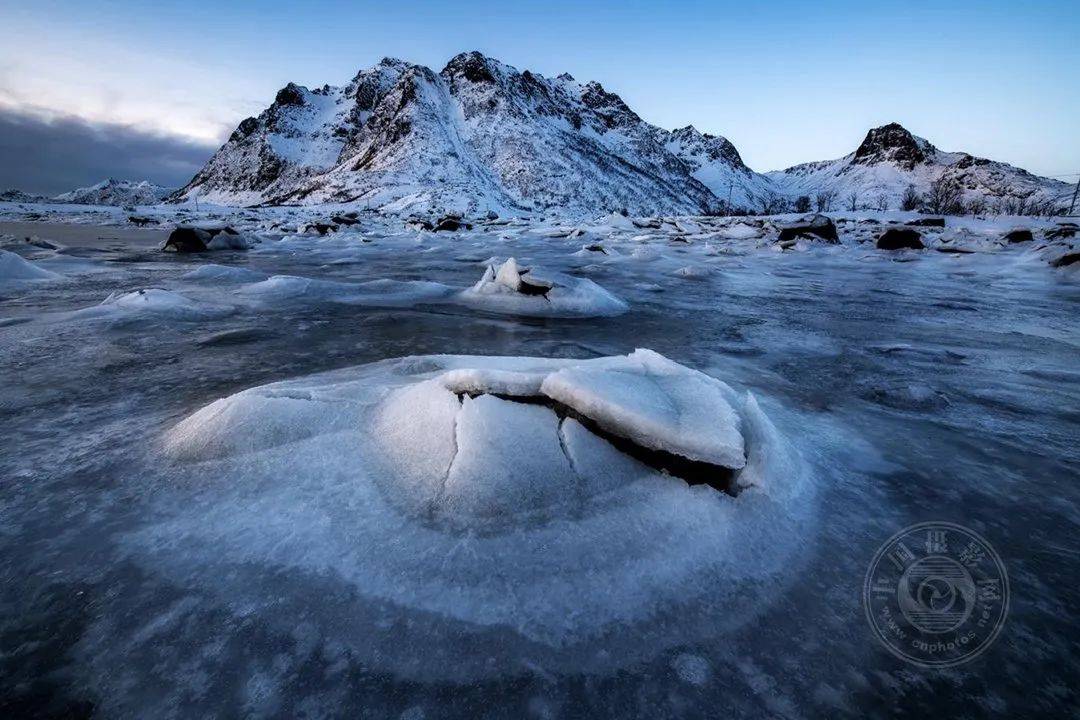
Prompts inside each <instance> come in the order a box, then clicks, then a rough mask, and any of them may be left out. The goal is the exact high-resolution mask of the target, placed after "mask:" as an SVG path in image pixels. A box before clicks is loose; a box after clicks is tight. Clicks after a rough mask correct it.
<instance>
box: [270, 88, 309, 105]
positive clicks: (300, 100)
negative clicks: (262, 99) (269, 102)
mask: <svg viewBox="0 0 1080 720" xmlns="http://www.w3.org/2000/svg"><path fill="white" fill-rule="evenodd" d="M274 102H275V103H277V104H278V105H303V104H304V93H303V92H302V91H301V90H300V88H299V87H298V86H297V85H296V83H289V84H288V85H286V86H285V87H283V88H281V89H280V90H278V94H277V97H275V98H274Z"/></svg>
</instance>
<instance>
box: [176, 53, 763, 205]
mask: <svg viewBox="0 0 1080 720" xmlns="http://www.w3.org/2000/svg"><path fill="white" fill-rule="evenodd" d="M731 182H734V190H733V191H732V200H733V202H743V201H746V200H747V199H748V198H749V197H752V196H753V194H754V193H755V192H756V191H757V188H759V187H760V186H761V184H762V183H764V182H766V181H764V180H763V179H762V178H761V176H758V175H756V174H754V173H753V172H752V171H750V170H749V169H748V168H746V166H745V165H743V163H742V160H741V159H740V158H739V155H738V152H737V151H735V149H734V147H732V146H731V144H730V143H729V142H728V141H727V140H725V139H723V138H719V137H713V136H708V135H701V134H700V133H697V131H696V130H693V129H692V128H687V129H684V130H681V131H677V132H675V133H672V132H668V131H666V130H663V129H661V128H658V127H655V126H653V125H650V124H649V123H647V122H645V121H644V120H642V119H641V118H640V117H639V116H638V115H637V114H635V113H634V112H633V111H632V110H631V109H630V108H629V107H628V106H627V105H626V103H624V102H623V101H622V99H621V98H619V96H618V95H615V94H613V93H610V92H607V91H606V90H605V89H604V88H603V86H601V85H600V84H599V83H596V82H589V83H579V82H578V81H576V80H575V79H574V78H573V77H571V76H570V75H567V74H564V75H560V76H559V77H557V78H546V77H543V76H541V75H539V74H536V73H532V72H529V71H527V70H526V71H524V72H519V71H518V70H517V69H515V68H513V67H510V66H509V65H505V64H503V63H501V62H499V61H497V60H493V59H491V58H488V57H485V56H483V55H481V54H480V53H476V52H472V53H464V54H461V55H458V56H457V57H455V58H453V59H452V60H451V61H450V62H449V63H448V64H447V65H446V67H445V68H443V70H442V71H441V72H438V73H436V72H433V71H432V70H430V69H428V68H426V67H422V66H418V65H412V64H409V63H406V62H403V61H400V60H392V59H386V60H383V61H382V62H380V63H379V64H378V65H376V66H375V67H374V68H371V69H369V70H364V71H362V72H360V73H359V74H358V75H357V76H356V78H354V79H353V81H352V82H350V83H349V84H348V85H345V86H344V87H329V86H325V87H323V88H320V89H317V90H308V89H307V88H302V87H298V86H296V85H292V84H290V85H288V86H286V87H285V88H284V89H283V90H282V91H281V92H279V93H278V96H277V98H276V99H275V101H274V103H273V104H272V105H271V106H270V107H269V108H267V110H265V111H264V112H263V113H262V114H261V115H260V116H259V117H257V118H248V119H247V120H244V121H243V122H242V123H241V124H240V127H239V128H237V130H236V132H234V133H233V135H232V136H231V137H230V138H229V140H228V142H226V143H225V145H224V146H222V148H221V149H220V150H218V152H217V153H216V154H215V155H214V156H213V158H211V160H210V161H209V162H208V163H207V165H206V166H205V167H204V168H203V169H202V170H201V171H200V172H199V173H198V174H197V175H196V176H195V178H194V179H192V181H191V182H190V183H189V184H188V185H187V186H186V187H185V188H183V190H181V191H180V193H179V194H178V199H190V198H194V197H199V198H201V199H203V200H207V201H211V202H220V203H228V204H244V205H253V204H259V203H324V202H333V203H351V204H357V205H363V206H368V207H378V208H383V209H388V210H403V211H404V210H411V209H440V208H441V209H447V210H460V211H466V212H475V211H482V210H485V209H495V210H500V209H503V208H510V209H519V210H532V209H544V208H558V209H559V210H560V211H564V212H570V213H573V212H581V213H594V212H597V211H610V210H613V209H624V208H625V209H627V210H629V211H631V212H633V213H639V214H646V213H703V212H709V211H713V210H716V209H718V208H719V205H720V201H719V195H721V194H722V195H723V198H724V199H725V200H726V198H727V194H728V185H729V183H731ZM710 184H711V186H714V187H717V188H719V187H722V188H723V192H722V193H717V194H714V191H713V190H711V189H710Z"/></svg>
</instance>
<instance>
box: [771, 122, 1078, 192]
mask: <svg viewBox="0 0 1080 720" xmlns="http://www.w3.org/2000/svg"><path fill="white" fill-rule="evenodd" d="M766 177H767V178H768V179H769V180H770V181H771V182H772V183H773V187H775V188H776V190H777V191H778V192H781V193H783V194H784V195H786V196H788V197H797V196H799V195H810V196H813V195H815V194H817V193H819V192H821V191H823V190H824V191H831V192H833V193H834V194H835V195H836V200H834V206H835V207H845V208H846V207H848V203H849V202H850V200H849V198H850V196H851V195H852V193H854V194H855V196H856V198H857V200H856V204H857V206H859V207H873V208H876V207H879V206H880V207H884V206H887V207H889V208H892V209H897V208H899V207H900V202H901V198H902V197H903V195H904V193H905V192H906V191H907V188H908V187H909V186H913V187H914V188H915V191H916V192H917V193H919V194H921V195H926V194H927V193H928V192H929V190H930V185H931V184H932V183H933V182H934V181H936V180H938V179H939V178H943V177H944V178H948V179H951V180H954V181H955V182H956V183H957V185H958V186H959V188H960V190H961V193H962V199H963V201H964V202H967V203H971V202H972V201H975V200H980V201H982V202H983V203H985V204H987V205H988V206H989V205H993V204H995V203H996V204H1001V203H1006V204H1008V203H1010V202H1012V203H1013V205H1014V206H1015V201H1018V200H1021V199H1022V200H1024V201H1026V202H1028V203H1039V202H1050V203H1052V204H1053V205H1054V206H1055V207H1067V206H1068V202H1067V195H1068V193H1069V191H1070V188H1071V186H1070V185H1068V184H1067V183H1064V182H1060V181H1058V180H1054V179H1052V178H1044V177H1039V176H1038V175H1033V174H1032V173H1029V172H1028V171H1026V170H1023V169H1021V168H1018V167H1015V166H1013V165H1009V164H1008V163H1003V162H997V161H994V160H987V159H985V158H979V157H975V156H973V155H970V154H968V153H964V152H945V151H942V150H939V149H938V148H936V147H934V145H932V144H931V143H930V142H928V141H927V140H924V139H923V138H920V137H917V136H915V135H913V134H912V133H911V132H909V131H908V130H907V129H906V128H904V127H903V126H901V125H899V124H897V123H890V124H889V125H883V126H881V127H878V128H874V129H872V130H870V131H869V132H868V133H867V134H866V138H865V139H864V140H863V142H862V143H861V144H860V145H859V147H858V148H857V149H856V150H855V151H854V152H852V153H849V154H848V155H845V156H844V157H842V158H839V159H837V160H825V161H820V162H812V163H804V164H802V165H795V166H794V167H790V168H788V169H787V170H779V171H775V172H770V173H766Z"/></svg>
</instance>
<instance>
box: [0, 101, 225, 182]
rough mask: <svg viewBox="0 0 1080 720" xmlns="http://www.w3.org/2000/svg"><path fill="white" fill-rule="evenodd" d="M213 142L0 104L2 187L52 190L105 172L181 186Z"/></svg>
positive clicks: (92, 179) (98, 178)
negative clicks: (6, 106)
mask: <svg viewBox="0 0 1080 720" xmlns="http://www.w3.org/2000/svg"><path fill="white" fill-rule="evenodd" d="M216 149H217V144H213V143H208V142H206V141H202V140H194V139H191V138H187V137H183V136H178V135H165V134H160V133H155V132H152V131H148V130H143V129H140V128H138V127H134V126H129V125H119V124H111V123H99V122H91V121H88V120H85V119H83V118H80V117H77V116H74V115H55V114H45V113H39V112H32V111H26V110H20V109H15V108H9V107H8V108H5V107H2V106H0V190H2V189H7V188H19V189H20V190H26V191H28V192H35V193H42V194H47V195H55V194H57V193H61V192H64V191H67V190H71V189H72V188H76V187H84V186H86V185H92V184H94V183H96V182H99V181H101V180H104V179H105V178H107V177H114V178H118V179H122V180H151V181H153V182H155V183H158V184H160V185H165V186H167V187H179V186H181V185H184V184H185V183H187V181H188V180H190V179H191V177H192V176H193V175H194V174H195V173H196V172H197V171H198V170H199V168H201V167H202V165H203V163H205V162H206V160H207V159H208V158H209V157H210V155H212V154H213V152H214V151H215V150H216Z"/></svg>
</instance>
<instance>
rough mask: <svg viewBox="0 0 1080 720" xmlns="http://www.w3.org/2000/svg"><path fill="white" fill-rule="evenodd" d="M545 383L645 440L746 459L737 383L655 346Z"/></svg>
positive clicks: (717, 457)
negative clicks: (733, 386) (731, 385)
mask: <svg viewBox="0 0 1080 720" xmlns="http://www.w3.org/2000/svg"><path fill="white" fill-rule="evenodd" d="M541 391H542V392H543V393H544V394H545V395H547V396H548V397H550V398H552V399H553V400H556V401H558V402H560V403H563V404H564V405H567V406H568V407H570V408H572V409H573V410H575V411H577V412H578V413H580V414H581V415H583V416H585V417H586V418H588V419H590V420H592V421H594V422H596V423H597V424H598V425H599V426H600V427H601V428H603V429H604V430H606V431H608V432H610V433H612V434H614V435H618V436H620V437H624V438H627V439H628V440H631V441H633V442H634V443H636V444H638V445H641V446H643V447H646V448H650V449H653V450H663V451H666V452H670V453H673V454H675V455H679V456H681V457H684V458H688V459H690V460H696V461H700V462H706V463H712V464H715V465H722V466H723V467H727V468H735V469H738V468H741V467H743V466H744V465H745V464H746V459H745V457H744V454H743V438H742V435H741V433H740V430H739V418H738V415H736V413H735V411H734V409H732V407H731V405H730V404H729V403H728V401H727V399H726V397H725V396H726V395H727V394H728V393H729V392H730V390H729V389H728V388H726V386H723V384H722V383H721V382H720V381H719V380H716V379H714V378H711V377H709V376H707V375H705V374H703V373H700V372H697V371H694V370H690V369H688V368H686V367H683V366H682V365H679V364H678V363H674V362H672V361H670V360H668V359H667V358H665V357H663V356H662V355H660V354H658V353H655V352H653V351H651V350H637V351H635V352H634V353H632V354H631V355H629V356H627V357H624V358H623V357H620V358H607V359H605V360H604V361H602V362H593V363H590V364H584V363H583V364H581V365H579V366H576V367H571V368H566V369H564V370H560V371H558V372H556V373H553V374H551V375H549V376H548V377H547V378H545V379H544V382H543V385H542V386H541Z"/></svg>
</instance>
